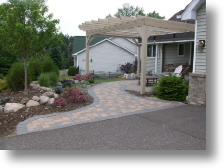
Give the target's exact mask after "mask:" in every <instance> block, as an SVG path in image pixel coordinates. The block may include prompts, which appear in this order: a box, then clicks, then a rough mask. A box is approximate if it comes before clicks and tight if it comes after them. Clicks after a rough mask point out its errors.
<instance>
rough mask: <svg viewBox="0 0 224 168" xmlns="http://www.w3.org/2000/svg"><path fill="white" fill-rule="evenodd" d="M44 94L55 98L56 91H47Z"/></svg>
mask: <svg viewBox="0 0 224 168" xmlns="http://www.w3.org/2000/svg"><path fill="white" fill-rule="evenodd" d="M43 96H47V97H49V98H53V97H54V92H46V93H44V94H43Z"/></svg>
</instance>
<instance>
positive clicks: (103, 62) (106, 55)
mask: <svg viewBox="0 0 224 168" xmlns="http://www.w3.org/2000/svg"><path fill="white" fill-rule="evenodd" d="M85 59H86V51H84V52H82V53H80V54H78V62H79V67H80V69H83V67H82V60H85ZM89 59H90V60H91V59H92V62H89V70H90V71H92V70H94V71H107V72H109V71H110V72H116V71H117V69H118V67H119V65H121V64H125V63H127V62H130V63H133V61H134V55H133V54H131V53H129V52H127V51H126V50H124V49H122V48H120V47H117V46H115V45H114V44H112V43H110V42H108V41H105V42H103V43H101V44H99V45H97V46H95V47H92V48H90V50H89Z"/></svg>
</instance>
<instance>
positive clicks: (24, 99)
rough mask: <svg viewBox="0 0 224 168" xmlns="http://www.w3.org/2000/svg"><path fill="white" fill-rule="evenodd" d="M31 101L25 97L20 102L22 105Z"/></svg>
mask: <svg viewBox="0 0 224 168" xmlns="http://www.w3.org/2000/svg"><path fill="white" fill-rule="evenodd" d="M29 100H30V99H29V98H28V97H24V98H23V99H22V100H21V101H20V103H21V104H26V103H27V102H28V101H29Z"/></svg>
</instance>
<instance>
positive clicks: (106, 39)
mask: <svg viewBox="0 0 224 168" xmlns="http://www.w3.org/2000/svg"><path fill="white" fill-rule="evenodd" d="M105 41H108V42H110V43H112V44H113V45H116V46H117V47H120V48H122V49H124V50H126V51H127V52H129V53H131V54H133V55H135V56H137V54H136V53H134V52H133V51H131V50H129V49H128V48H126V47H123V46H121V45H119V44H117V43H116V42H114V41H112V40H110V39H108V38H105V39H104V40H101V41H99V42H98V43H95V44H93V45H91V46H89V48H92V47H95V46H97V45H99V44H101V43H103V42H105ZM90 44H91V43H90ZM85 50H86V48H84V49H82V50H80V51H78V52H76V53H74V54H72V56H77V55H78V54H80V53H82V52H84V51H85Z"/></svg>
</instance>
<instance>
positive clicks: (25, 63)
mask: <svg viewBox="0 0 224 168" xmlns="http://www.w3.org/2000/svg"><path fill="white" fill-rule="evenodd" d="M24 70H25V83H24V86H25V89H24V93H25V94H26V95H27V94H28V89H27V58H26V57H24Z"/></svg>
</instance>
